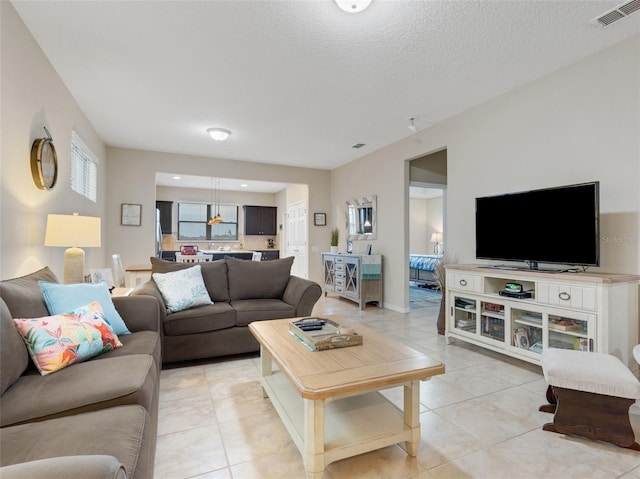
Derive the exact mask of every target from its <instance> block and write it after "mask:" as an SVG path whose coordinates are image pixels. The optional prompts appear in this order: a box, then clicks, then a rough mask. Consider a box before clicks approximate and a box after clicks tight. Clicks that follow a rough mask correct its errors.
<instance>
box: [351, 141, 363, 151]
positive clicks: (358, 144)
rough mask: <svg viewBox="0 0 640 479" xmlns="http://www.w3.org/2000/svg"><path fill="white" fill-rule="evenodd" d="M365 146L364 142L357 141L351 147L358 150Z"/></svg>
mask: <svg viewBox="0 0 640 479" xmlns="http://www.w3.org/2000/svg"><path fill="white" fill-rule="evenodd" d="M363 146H364V143H356V144H355V145H353V146H352V147H351V148H355V149H356V150H357V149H358V148H362V147H363Z"/></svg>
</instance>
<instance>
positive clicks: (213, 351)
mask: <svg viewBox="0 0 640 479" xmlns="http://www.w3.org/2000/svg"><path fill="white" fill-rule="evenodd" d="M292 264H293V257H288V258H283V259H278V260H273V261H261V262H259V261H249V260H243V259H237V258H230V257H228V258H225V259H222V260H219V261H213V262H210V263H199V265H200V267H201V268H202V277H203V280H204V283H205V286H206V288H207V291H208V293H209V296H210V297H211V300H212V301H213V304H211V305H205V306H198V307H196V308H192V309H187V310H184V311H178V312H169V311H168V310H167V308H166V304H165V301H164V299H163V297H162V294H161V292H160V290H159V289H158V286H157V285H156V283H155V281H153V279H151V280H150V281H147V282H146V283H143V284H142V285H140V286H138V287H137V288H136V289H135V290H134V292H133V293H132V295H133V296H135V297H137V296H153V297H154V298H156V299H157V300H158V302H159V303H160V310H161V311H160V322H161V325H162V327H161V334H162V359H163V361H164V362H165V363H170V362H175V361H184V360H190V359H201V358H211V357H217V356H226V355H230V354H240V353H247V352H255V351H258V350H259V345H258V342H257V341H256V340H255V338H254V337H253V336H252V335H251V333H250V332H249V328H248V325H249V323H250V322H252V321H263V320H268V319H282V318H294V317H298V316H308V315H310V314H311V311H312V310H313V306H314V305H315V303H316V302H317V301H318V299H319V298H320V296H321V294H322V288H321V287H320V285H319V284H317V283H315V282H313V281H309V280H307V279H303V278H300V277H297V276H292V275H291V274H290V272H291V266H292ZM193 266H194V265H193V264H190V263H175V262H171V261H164V260H161V259H157V258H151V271H152V274H153V273H168V272H171V271H177V270H181V269H185V268H191V267H193Z"/></svg>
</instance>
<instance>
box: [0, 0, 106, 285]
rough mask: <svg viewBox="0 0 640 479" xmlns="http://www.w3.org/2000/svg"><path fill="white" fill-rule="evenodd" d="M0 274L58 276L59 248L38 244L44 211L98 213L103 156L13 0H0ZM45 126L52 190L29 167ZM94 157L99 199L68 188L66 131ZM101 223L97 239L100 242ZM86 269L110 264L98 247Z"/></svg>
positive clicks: (88, 254)
mask: <svg viewBox="0 0 640 479" xmlns="http://www.w3.org/2000/svg"><path fill="white" fill-rule="evenodd" d="M0 25H1V28H0V35H1V37H0V44H1V46H0V58H1V62H2V63H1V67H0V72H1V73H0V74H1V77H0V81H1V84H2V89H1V92H0V104H1V106H0V117H1V118H2V125H1V126H0V131H1V134H0V137H1V138H2V144H1V146H0V161H1V163H0V185H1V187H0V245H1V250H0V278H11V277H15V276H21V275H24V274H28V273H31V272H33V271H36V270H37V269H40V268H42V267H44V266H49V267H50V268H51V269H52V270H53V272H54V273H55V274H56V276H58V278H59V280H60V281H62V276H63V254H64V248H52V247H45V246H44V233H45V227H46V221H47V214H49V213H56V214H72V213H73V212H77V213H80V214H81V215H87V216H100V217H104V213H105V208H106V207H105V199H106V196H107V193H106V185H107V182H106V170H107V158H106V149H105V145H104V144H103V142H102V141H101V140H100V138H98V136H97V135H96V132H95V131H94V129H93V127H92V126H91V124H90V123H89V122H88V120H87V118H86V117H85V115H84V113H83V112H82V111H81V110H80V108H79V107H78V105H77V104H76V102H75V101H74V99H73V97H72V96H71V94H70V93H69V91H68V90H67V88H66V87H65V85H64V84H63V83H62V81H61V80H60V78H59V77H58V75H57V73H56V72H55V70H54V69H53V68H52V66H51V65H50V63H49V61H48V60H47V58H46V57H45V55H44V53H43V52H42V50H40V47H39V46H38V44H37V43H36V42H35V40H34V39H33V37H32V36H31V33H29V31H28V30H27V28H26V27H25V25H24V23H22V20H21V19H20V17H19V16H18V14H17V13H16V11H15V10H14V8H13V6H12V5H11V3H9V2H7V1H3V2H0ZM43 126H46V127H47V129H48V130H49V132H50V133H51V135H52V137H53V140H54V145H55V147H56V151H57V155H58V181H57V184H56V186H55V188H54V189H53V190H51V191H46V190H39V189H37V188H36V186H35V184H34V182H33V180H32V178H31V170H30V166H29V165H30V151H31V145H32V143H33V141H34V140H35V139H36V138H43V137H44V136H45V132H44V130H43V128H42V127H43ZM72 130H75V131H76V132H77V133H78V134H79V135H80V137H81V138H82V140H83V141H84V142H85V143H86V144H87V146H88V147H89V148H90V149H91V150H92V151H93V153H94V154H95V155H97V157H98V158H99V159H100V164H99V167H98V199H97V202H96V203H94V202H92V201H89V200H87V199H85V198H84V197H82V196H80V195H79V194H77V193H75V192H73V191H72V190H71V185H70V178H71V165H70V150H71V131H72ZM105 239H106V233H105V225H104V224H103V226H102V244H103V245H104V244H105ZM84 250H85V255H86V257H85V269H86V272H87V273H88V270H89V269H90V268H100V267H105V266H110V261H107V257H106V255H105V251H104V248H85V249H84Z"/></svg>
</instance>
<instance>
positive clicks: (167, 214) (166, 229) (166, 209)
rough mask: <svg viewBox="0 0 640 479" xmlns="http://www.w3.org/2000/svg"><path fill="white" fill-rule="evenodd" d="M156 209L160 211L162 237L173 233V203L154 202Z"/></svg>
mask: <svg viewBox="0 0 640 479" xmlns="http://www.w3.org/2000/svg"><path fill="white" fill-rule="evenodd" d="M156 208H157V209H158V210H160V229H161V230H162V234H163V235H170V234H171V233H172V232H173V226H172V218H173V201H156Z"/></svg>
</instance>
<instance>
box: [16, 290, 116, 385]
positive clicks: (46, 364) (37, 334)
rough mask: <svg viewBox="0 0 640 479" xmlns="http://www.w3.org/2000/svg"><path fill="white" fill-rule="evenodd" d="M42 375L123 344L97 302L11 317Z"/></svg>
mask: <svg viewBox="0 0 640 479" xmlns="http://www.w3.org/2000/svg"><path fill="white" fill-rule="evenodd" d="M13 322H14V324H15V325H16V328H17V329H18V332H19V333H20V335H21V336H22V339H24V342H25V343H26V344H27V349H28V350H29V354H30V355H31V358H32V359H33V362H34V363H35V365H36V367H37V368H38V371H40V374H42V375H43V376H45V375H47V374H50V373H53V372H55V371H59V370H60V369H62V368H65V367H67V366H69V365H71V364H73V363H79V362H82V361H86V360H87V359H90V358H93V357H94V356H98V355H99V354H102V353H106V352H107V351H111V350H113V349H116V348H119V347H121V346H122V343H121V342H120V340H119V339H118V336H117V334H116V333H114V332H113V329H111V327H110V326H109V324H108V323H107V321H106V320H105V317H104V311H103V310H102V308H101V307H100V303H98V302H97V301H94V302H92V303H91V304H87V305H84V306H80V307H79V308H75V309H74V310H73V311H69V312H67V313H64V314H56V315H54V316H45V317H42V318H14V320H13Z"/></svg>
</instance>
